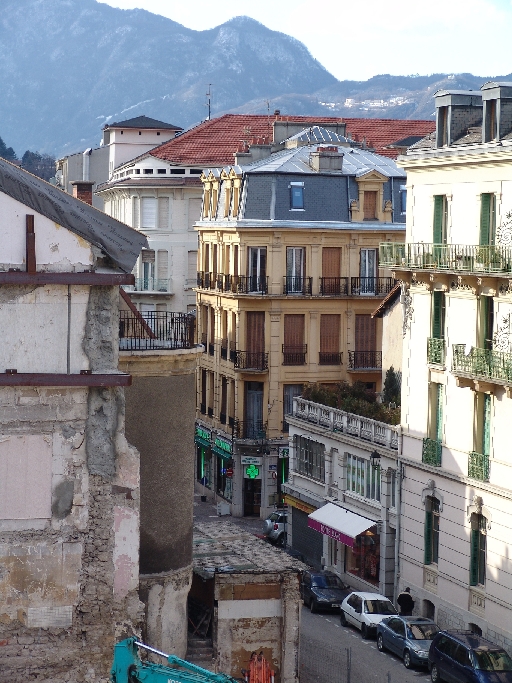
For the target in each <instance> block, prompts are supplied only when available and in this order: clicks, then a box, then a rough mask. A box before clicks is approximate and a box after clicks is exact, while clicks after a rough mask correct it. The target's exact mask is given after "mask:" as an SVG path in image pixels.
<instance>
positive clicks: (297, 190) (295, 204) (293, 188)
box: [290, 183, 304, 210]
mask: <svg viewBox="0 0 512 683" xmlns="http://www.w3.org/2000/svg"><path fill="white" fill-rule="evenodd" d="M290 209H292V210H293V209H295V210H297V209H304V183H290Z"/></svg>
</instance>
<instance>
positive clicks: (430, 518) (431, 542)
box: [424, 496, 439, 564]
mask: <svg viewBox="0 0 512 683" xmlns="http://www.w3.org/2000/svg"><path fill="white" fill-rule="evenodd" d="M438 559H439V500H438V499H437V498H434V496H427V497H426V498H425V559H424V563H425V564H432V563H436V564H437V561H438Z"/></svg>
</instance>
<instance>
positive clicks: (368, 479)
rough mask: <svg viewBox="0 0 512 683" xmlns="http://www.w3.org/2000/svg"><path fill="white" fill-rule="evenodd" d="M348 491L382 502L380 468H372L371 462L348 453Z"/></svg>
mask: <svg viewBox="0 0 512 683" xmlns="http://www.w3.org/2000/svg"><path fill="white" fill-rule="evenodd" d="M347 491H352V493H357V494H358V495H359V496H363V498H369V499H370V500H379V501H380V466H379V467H376V468H375V467H372V465H371V463H370V461H369V460H366V459H365V458H359V457H357V456H356V455H351V454H350V453H348V454H347Z"/></svg>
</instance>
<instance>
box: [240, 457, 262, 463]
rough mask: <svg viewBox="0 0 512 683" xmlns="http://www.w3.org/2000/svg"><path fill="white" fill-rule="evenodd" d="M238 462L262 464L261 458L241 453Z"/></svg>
mask: <svg viewBox="0 0 512 683" xmlns="http://www.w3.org/2000/svg"><path fill="white" fill-rule="evenodd" d="M240 462H241V463H242V465H262V464H263V458H262V457H261V456H257V455H242V456H241V458H240Z"/></svg>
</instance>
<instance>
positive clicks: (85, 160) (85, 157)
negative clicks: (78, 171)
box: [82, 147, 92, 180]
mask: <svg viewBox="0 0 512 683" xmlns="http://www.w3.org/2000/svg"><path fill="white" fill-rule="evenodd" d="M91 152H92V149H91V148H90V147H88V148H87V149H86V150H85V152H84V153H83V154H82V160H83V163H82V180H90V178H89V165H90V164H89V162H90V159H91Z"/></svg>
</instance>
